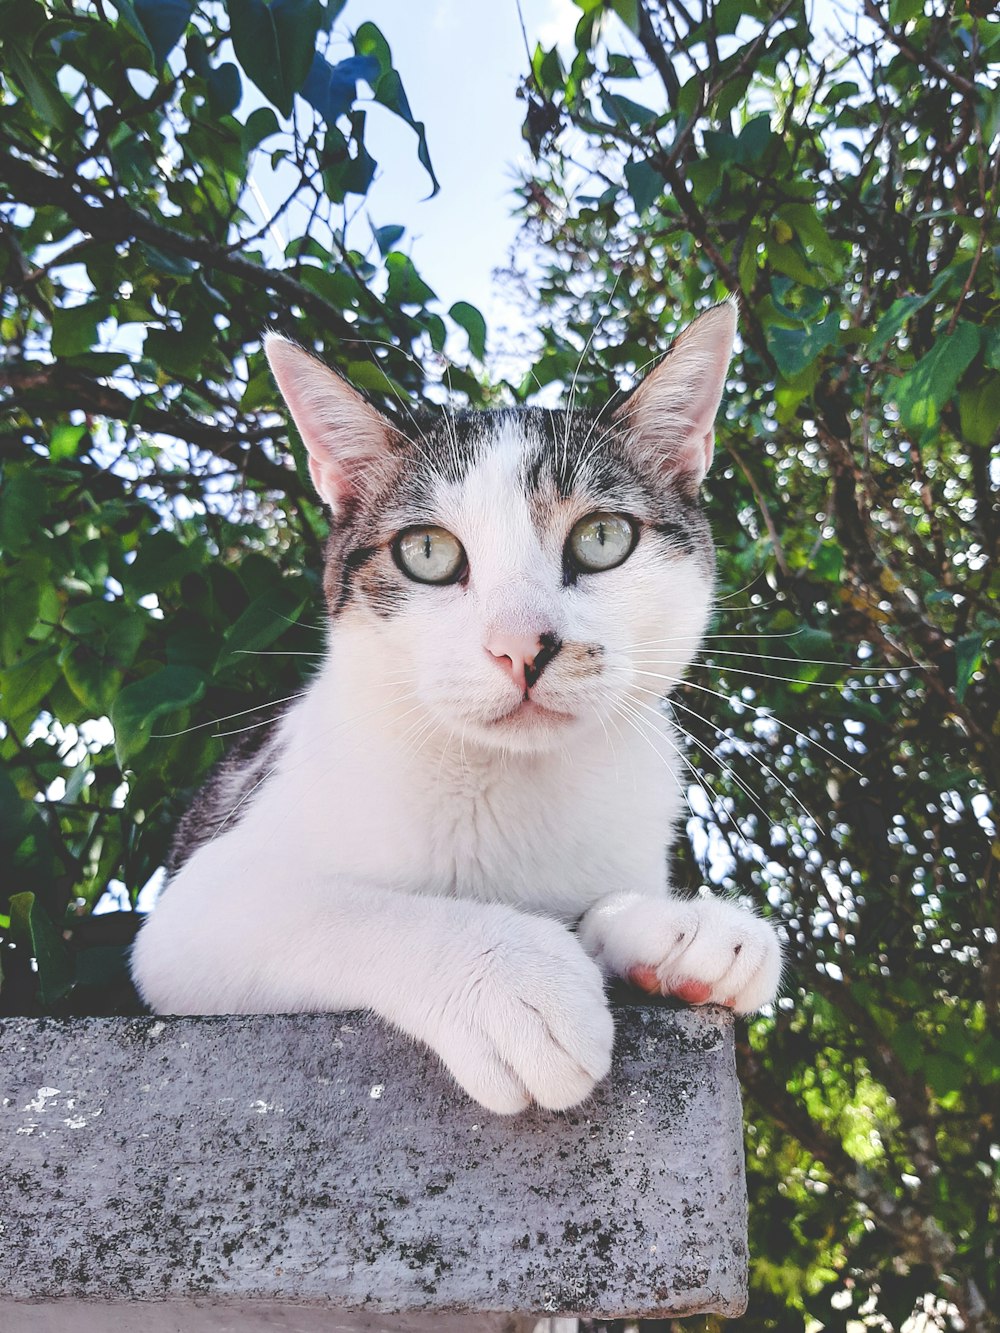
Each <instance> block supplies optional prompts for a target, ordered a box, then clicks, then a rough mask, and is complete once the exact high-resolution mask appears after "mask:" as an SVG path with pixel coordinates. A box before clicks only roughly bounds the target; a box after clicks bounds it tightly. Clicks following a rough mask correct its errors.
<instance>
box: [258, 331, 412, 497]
mask: <svg viewBox="0 0 1000 1333" xmlns="http://www.w3.org/2000/svg"><path fill="white" fill-rule="evenodd" d="M264 347H265V351H266V353H267V359H268V361H269V362H270V365H271V370H272V372H273V374H274V378H275V380H276V381H277V384H278V388H279V389H280V390H281V394H282V397H283V398H284V400H285V402H286V403H287V404H288V408H289V411H290V412H291V414H292V418H293V420H294V421H295V424H296V426H297V427H298V429H299V434H300V435H301V436H302V442H303V444H304V445H305V447H306V449H307V451H308V453H309V475H310V476H311V477H312V480H313V485H314V486H315V487H316V490H317V491H318V492H319V494H320V496H321V497H322V498H323V499H324V500H325V501H326V503H327V504H328V505H329V506H330V508H331V509H333V510H337V509H338V508H339V507H340V506H342V505H343V504H344V503H346V502H347V501H348V500H350V498H351V497H352V496H353V495H355V494H356V493H357V491H358V489H359V487H360V486H361V485H362V484H363V481H364V478H365V477H366V476H368V475H372V474H374V473H376V472H377V471H378V470H379V468H380V466H382V465H383V463H384V458H385V454H386V449H387V445H388V442H389V438H390V435H391V431H392V428H391V426H390V425H389V423H388V422H387V421H386V420H385V418H384V417H382V416H381V415H380V414H379V413H378V412H376V411H375V409H374V408H373V407H371V406H370V404H368V403H367V402H365V400H364V398H362V397H361V395H360V394H359V393H358V392H357V391H356V390H355V389H352V388H351V386H350V385H349V384H348V383H347V381H346V380H344V379H341V377H340V376H339V375H336V374H334V372H333V371H332V370H329V369H328V368H327V367H326V366H324V365H323V364H322V362H320V361H317V360H316V358H315V357H313V356H312V355H310V353H308V352H306V351H304V350H303V349H302V348H301V347H297V346H296V345H295V344H294V343H291V342H288V341H287V340H286V339H284V338H280V337H277V336H276V335H274V334H272V335H270V336H269V337H268V338H267V339H266V340H265V343H264Z"/></svg>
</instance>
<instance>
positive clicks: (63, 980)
mask: <svg viewBox="0 0 1000 1333" xmlns="http://www.w3.org/2000/svg"><path fill="white" fill-rule="evenodd" d="M10 928H11V934H12V935H13V936H14V939H15V940H21V941H24V942H25V943H26V944H27V945H28V947H29V948H30V949H31V954H32V957H33V958H34V959H35V964H36V966H37V968H38V998H39V999H40V1000H41V1002H42V1005H43V1006H44V1007H45V1008H46V1009H51V1008H52V1006H53V1005H54V1004H55V1003H56V1001H58V1000H60V999H62V997H63V996H64V995H65V994H67V992H68V991H70V990H71V989H72V986H73V964H72V960H71V959H70V956H69V951H68V949H67V948H66V945H65V943H64V942H63V939H62V936H61V935H60V934H59V931H58V930H57V929H56V927H55V926H54V925H53V923H52V919H51V917H50V916H49V915H48V913H47V912H46V911H45V910H44V908H43V907H41V906H40V904H39V902H38V900H37V898H36V897H35V895H34V894H33V893H14V894H11V898H10Z"/></svg>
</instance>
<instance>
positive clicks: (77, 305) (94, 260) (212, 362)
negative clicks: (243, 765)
mask: <svg viewBox="0 0 1000 1333" xmlns="http://www.w3.org/2000/svg"><path fill="white" fill-rule="evenodd" d="M341 7H342V6H341V5H340V4H337V3H335V0H329V3H327V4H325V5H324V4H322V3H320V0H273V2H272V3H270V4H267V3H264V0H239V3H237V2H236V0H232V3H230V4H229V6H228V7H227V8H224V7H222V6H220V5H205V6H198V7H195V6H194V5H193V4H191V3H188V2H187V0H183V2H177V0H174V2H172V3H170V4H158V3H155V2H154V0H135V3H134V4H132V3H130V0H118V3H117V4H116V6H115V8H116V10H117V17H115V16H114V15H113V14H111V13H109V12H108V11H107V10H106V9H105V7H104V5H103V4H102V3H101V2H100V0H97V4H96V7H95V5H93V4H90V3H78V4H67V5H65V6H63V7H61V8H58V9H56V10H52V9H51V8H50V7H48V6H47V5H44V4H42V3H38V0H0V33H2V39H0V40H2V50H3V59H2V66H0V67H2V71H3V73H2V76H0V272H2V274H3V294H2V307H0V320H2V334H3V346H4V349H5V350H4V354H3V359H2V360H0V393H2V415H0V467H2V489H0V553H2V554H0V691H2V694H3V716H4V725H3V729H2V739H0V761H2V766H0V808H2V812H3V818H2V833H0V843H2V852H0V857H2V863H3V865H4V874H3V883H2V886H0V887H2V894H3V897H2V898H0V913H3V916H0V932H2V933H4V934H6V935H8V936H12V937H14V938H15V939H20V942H21V943H22V944H23V945H24V946H25V947H24V948H22V949H21V950H20V951H14V952H11V951H9V950H4V953H3V958H4V962H5V965H6V969H7V972H8V974H9V975H8V985H7V987H6V991H5V994H6V1000H5V1003H6V1004H7V1006H8V1007H21V1008H23V1007H28V1008H31V1007H32V1006H35V1005H37V1004H38V1003H39V1002H40V1001H41V1002H44V1003H45V1004H46V1005H51V1003H53V1002H55V1001H56V1000H57V999H58V997H59V996H60V995H61V994H63V993H65V992H67V991H72V984H71V983H72V982H73V980H74V977H75V981H76V983H77V990H76V991H75V992H73V993H72V994H70V995H69V998H68V1000H66V1001H64V1004H67V1003H71V1004H73V1005H74V1006H75V1007H77V1008H79V1007H86V1005H87V1004H88V1003H90V1002H91V1001H90V1000H88V998H87V994H85V993H84V992H86V991H87V989H88V986H90V987H93V986H94V985H95V984H96V985H97V986H102V985H106V984H107V983H109V982H110V981H112V980H113V979H114V978H115V977H120V975H121V973H122V946H123V945H124V944H125V943H127V940H128V937H129V934H130V932H129V930H128V929H127V927H125V926H123V924H122V922H121V921H115V922H110V921H105V922H103V923H102V918H89V917H88V913H89V912H90V909H91V908H92V907H93V905H94V904H95V902H97V901H98V900H99V899H100V897H101V895H102V893H103V892H104V889H105V887H106V886H107V884H108V883H109V881H117V882H119V883H121V884H122V885H124V886H126V887H127V894H130V895H131V896H132V898H133V899H134V898H135V896H136V894H137V892H138V891H139V889H140V888H141V886H142V885H143V884H144V883H145V882H146V881H147V880H149V878H150V876H151V875H152V874H153V873H154V871H155V870H156V869H157V867H159V866H160V865H161V864H162V862H163V858H164V853H165V849H166V846H167V843H168V840H169V835H170V829H171V826H172V824H173V822H174V821H175V819H176V817H177V815H178V814H179V812H180V810H181V809H182V808H183V806H184V804H185V802H186V801H187V799H188V798H189V797H190V794H191V792H192V790H193V788H194V787H195V786H196V785H197V783H198V782H199V781H200V779H201V778H202V777H203V776H204V774H205V772H206V770H207V768H208V767H209V766H210V764H211V763H212V762H213V760H214V759H216V758H217V757H218V756H219V755H220V754H221V753H222V750H223V747H224V745H225V744H226V741H225V739H224V737H225V735H226V733H227V726H226V725H222V726H221V727H212V726H209V725H207V724H208V723H210V722H211V721H212V720H214V719H218V718H226V717H228V716H229V715H231V714H236V715H237V716H236V717H235V719H234V721H233V723H232V724H230V725H229V726H228V731H230V732H232V731H234V730H236V729H237V728H239V727H240V726H242V725H246V722H247V719H246V718H245V717H243V716H240V715H241V714H243V713H244V712H245V710H247V709H248V708H250V707H251V706H252V705H253V703H255V702H256V703H259V702H262V701H266V700H275V699H276V700H279V701H280V700H283V699H284V698H286V697H287V696H288V695H290V694H292V693H294V692H295V691H296V690H297V689H298V688H300V686H301V682H302V679H303V676H304V674H305V671H306V666H305V664H306V663H307V662H308V661H309V660H310V655H311V654H313V653H314V652H315V650H316V649H317V648H318V646H319V642H320V641H319V638H318V634H317V632H316V628H315V622H316V621H317V620H318V619H320V615H319V610H318V608H319V606H320V605H321V598H320V596H319V590H318V572H317V566H318V561H319V551H320V546H321V542H320V538H321V537H322V536H323V533H324V520H323V517H322V514H321V512H320V509H319V507H318V505H317V503H316V502H315V500H314V498H313V496H312V491H311V487H310V486H309V483H308V477H307V475H306V474H305V472H304V469H303V455H302V450H301V446H300V445H299V444H298V443H297V441H296V440H295V439H294V438H293V439H292V440H291V441H289V442H288V444H286V442H285V438H284V434H285V426H284V423H283V420H282V419H281V418H280V417H279V416H278V415H277V408H278V401H277V395H276V390H275V388H274V386H273V384H272V382H271V379H270V375H269V373H268V370H267V367H266V364H265V362H264V359H263V356H262V353H261V350H260V336H261V333H262V331H263V330H264V329H265V328H266V327H272V328H277V329H281V330H286V331H287V332H288V333H289V334H290V335H291V336H294V337H295V338H296V339H298V340H299V341H303V342H306V343H308V344H311V345H313V346H315V347H316V348H317V350H318V351H319V352H320V353H321V354H323V355H325V356H326V358H327V359H328V361H329V362H331V363H332V364H335V365H338V366H339V367H340V368H341V369H342V370H343V371H344V373H345V374H346V375H347V376H348V377H349V378H351V379H353V380H354V382H355V383H357V384H358V385H360V386H361V387H363V388H364V389H366V390H367V391H368V392H369V393H371V394H372V395H373V397H374V398H375V399H376V400H382V402H383V405H384V406H386V408H387V410H389V411H390V412H391V411H393V410H394V409H396V408H397V407H401V409H402V410H403V411H404V412H405V411H408V410H409V408H408V406H407V405H408V403H409V401H410V400H411V399H417V398H419V396H420V395H421V393H422V391H423V384H424V378H425V371H424V367H423V365H422V364H421V362H427V361H433V360H434V358H435V357H437V356H438V355H439V354H440V352H441V350H442V349H443V346H444V341H445V338H446V336H447V329H446V325H445V323H444V321H443V319H442V318H441V316H440V315H438V314H436V313H434V312H433V311H432V310H431V309H430V304H431V303H432V302H433V298H434V293H433V292H432V291H431V290H430V288H429V287H427V285H426V284H425V283H424V282H423V281H422V280H421V278H420V276H419V274H418V273H417V270H416V268H415V267H414V265H413V262H412V260H411V258H410V257H409V255H408V254H407V253H406V250H405V249H404V248H402V245H401V242H402V239H403V234H404V232H403V228H402V227H401V226H398V225H394V224H386V225H383V226H380V227H375V226H374V224H373V230H372V244H371V247H370V252H369V253H367V254H366V253H362V252H360V251H359V250H358V249H356V248H354V247H353V246H352V244H351V242H350V241H349V239H348V237H347V230H348V216H349V213H356V212H357V211H358V209H359V207H360V206H362V205H363V203H364V196H365V194H366V192H367V190H368V188H369V186H370V184H371V181H372V179H373V176H374V173H375V170H376V163H375V160H374V158H373V157H372V155H371V153H370V152H369V148H368V145H367V140H366V133H367V117H368V108H369V107H370V106H373V105H376V106H380V107H381V108H382V109H383V111H384V114H386V115H389V114H391V115H393V116H395V117H398V118H400V119H402V120H403V121H404V122H406V124H407V125H409V126H410V127H411V128H412V129H413V131H414V134H415V136H416V137H415V141H414V147H415V151H416V152H417V154H418V156H419V158H420V160H421V162H422V163H423V164H424V167H425V168H426V171H427V173H428V182H429V186H430V187H431V188H432V189H433V188H436V181H435V178H434V174H433V168H432V165H431V159H430V156H429V150H428V146H427V143H426V139H425V135H424V129H423V125H422V124H421V123H420V122H418V121H417V120H415V118H414V116H413V113H412V111H411V109H410V106H409V103H408V101H407V98H406V94H405V91H404V90H403V86H402V83H401V80H400V77H399V74H398V72H397V71H396V69H395V67H394V65H393V61H392V54H391V52H390V49H389V46H388V45H387V43H386V40H385V38H384V37H383V36H382V34H381V33H380V32H379V31H378V29H377V28H376V27H375V26H374V25H373V24H372V23H368V22H366V23H362V25H361V26H360V27H359V28H358V30H357V31H356V32H355V33H354V34H353V37H352V38H351V39H350V40H349V41H348V40H347V39H345V38H343V37H340V36H338V35H337V34H336V33H331V27H332V25H333V23H334V21H335V20H336V18H337V15H338V12H339V10H340V8H341ZM343 48H346V49H343ZM338 56H340V58H339V59H338ZM361 82H363V83H364V84H367V85H368V86H369V87H370V89H371V95H370V96H369V97H362V96H361V95H360V93H359V83H361ZM258 181H260V182H261V183H262V184H261V185H260V186H258V183H257V182H258ZM265 188H266V190H267V192H268V194H269V196H270V198H271V203H270V205H269V206H264V205H262V204H261V203H260V202H259V201H260V197H261V190H263V189H265ZM262 209H263V211H262ZM282 228H287V232H288V234H290V235H291V236H292V237H293V239H292V240H291V241H290V242H289V243H287V244H284V243H283V242H282V241H281V230H282ZM356 232H357V228H356V227H355V228H354V231H353V232H352V235H353V234H356ZM455 321H456V323H457V325H458V326H459V327H460V328H464V329H468V330H469V337H470V340H471V342H472V345H473V347H474V349H475V351H476V352H477V354H478V355H480V356H482V354H483V346H482V334H481V331H480V327H479V326H480V325H481V324H482V317H481V316H480V315H479V313H478V311H476V310H475V309H474V308H473V307H471V306H469V305H468V304H467V303H461V304H460V305H459V306H458V307H456V310H455ZM451 382H452V383H453V384H454V386H455V387H456V389H459V390H464V391H465V392H466V393H467V394H469V395H471V396H472V397H473V398H476V397H478V395H479V393H480V389H479V385H478V382H477V381H476V379H475V378H473V377H472V376H471V375H470V374H469V373H467V372H463V371H461V370H455V371H454V372H453V373H452V375H451ZM289 448H290V451H291V456H292V457H291V458H290V456H289ZM292 458H294V466H290V464H291V461H292ZM275 557H277V558H278V559H277V560H276V559H275ZM279 560H280V567H279V563H278V561H279ZM277 650H287V652H282V653H279V655H277V656H270V655H268V654H270V653H272V652H276V651H277ZM297 653H303V654H306V655H304V656H296V655H295V654H297ZM108 718H110V721H111V723H112V724H113V729H112V727H110V726H109V725H108V722H107V719H108ZM101 719H103V720H104V721H103V722H101V721H100V720H101ZM112 741H113V743H112ZM9 895H14V897H13V898H11V906H10V907H9V908H8V906H7V905H6V899H7V897H8V896H9ZM32 895H34V897H33V898H32ZM15 900H16V901H15ZM29 900H30V901H29ZM126 901H127V898H126ZM45 914H47V916H48V918H49V919H50V921H52V922H55V923H59V924H64V923H65V924H66V925H67V926H71V927H72V928H73V929H72V932H71V939H70V947H71V948H72V949H73V950H74V951H75V957H71V958H68V959H67V958H65V957H62V958H60V954H65V952H66V946H65V945H63V944H60V941H59V932H58V930H56V929H55V927H53V928H52V935H53V939H54V941H55V943H54V944H53V943H52V941H51V940H50V941H49V943H50V944H51V946H52V947H51V948H50V949H49V950H48V952H47V953H46V954H45V957H46V958H50V959H55V960H57V961H58V968H59V971H58V980H57V982H55V983H52V984H48V987H47V977H46V968H45V967H42V966H41V965H40V977H37V978H36V977H34V976H33V975H32V974H31V973H29V972H28V970H27V962H28V957H29V954H30V952H31V951H32V950H33V949H34V950H35V951H36V952H37V947H36V946H37V938H38V937H37V933H36V932H37V929H38V927H37V923H38V922H39V921H40V920H42V918H43V915H45ZM18 962H19V963H20V966H19V967H18V966H17V964H18ZM40 964H41V959H40ZM74 969H75V971H74ZM39 982H40V985H41V990H42V994H41V996H38V995H37V994H36V992H37V989H38V986H39ZM94 1002H96V1000H95V1001H94Z"/></svg>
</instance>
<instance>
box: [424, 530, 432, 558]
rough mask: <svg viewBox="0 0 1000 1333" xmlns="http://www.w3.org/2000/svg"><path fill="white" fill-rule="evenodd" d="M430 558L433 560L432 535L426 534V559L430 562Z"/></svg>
mask: <svg viewBox="0 0 1000 1333" xmlns="http://www.w3.org/2000/svg"><path fill="white" fill-rule="evenodd" d="M430 558H431V534H430V533H429V532H425V533H424V559H425V560H429V559H430Z"/></svg>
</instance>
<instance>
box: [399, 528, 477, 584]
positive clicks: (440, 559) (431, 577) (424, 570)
mask: <svg viewBox="0 0 1000 1333" xmlns="http://www.w3.org/2000/svg"><path fill="white" fill-rule="evenodd" d="M393 552H394V554H395V556H396V564H397V565H399V567H400V569H401V570H402V571H403V573H404V574H405V575H406V576H407V577H408V578H411V579H415V580H416V581H417V582H418V583H454V582H455V580H456V579H458V578H461V576H462V574H464V573H465V566H466V559H465V549H464V547H463V546H462V543H461V542H460V541H459V540H458V538H457V537H455V536H453V535H452V534H451V533H450V532H448V530H447V529H446V528H434V527H427V528H407V529H406V530H405V532H401V533H400V534H399V536H398V537H397V538H396V541H395V543H394V544H393Z"/></svg>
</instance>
